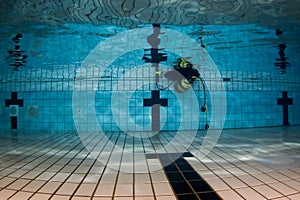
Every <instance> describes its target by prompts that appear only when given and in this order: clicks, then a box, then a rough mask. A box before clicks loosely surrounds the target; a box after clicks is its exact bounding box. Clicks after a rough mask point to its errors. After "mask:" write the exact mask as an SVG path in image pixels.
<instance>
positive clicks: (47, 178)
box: [36, 171, 56, 181]
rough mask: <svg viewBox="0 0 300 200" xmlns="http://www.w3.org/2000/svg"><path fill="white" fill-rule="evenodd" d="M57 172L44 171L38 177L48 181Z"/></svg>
mask: <svg viewBox="0 0 300 200" xmlns="http://www.w3.org/2000/svg"><path fill="white" fill-rule="evenodd" d="M55 174H56V173H55V172H47V171H46V172H43V173H42V174H41V175H39V176H38V177H37V178H36V179H37V180H42V181H48V180H50V179H51V178H52V177H53V176H54V175H55Z"/></svg>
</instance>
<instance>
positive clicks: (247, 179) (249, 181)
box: [238, 175, 263, 186]
mask: <svg viewBox="0 0 300 200" xmlns="http://www.w3.org/2000/svg"><path fill="white" fill-rule="evenodd" d="M238 178H239V179H241V180H242V181H243V182H244V183H245V184H247V185H249V186H255V185H262V184H263V182H261V181H259V180H258V179H256V178H254V177H253V176H251V175H242V176H238Z"/></svg>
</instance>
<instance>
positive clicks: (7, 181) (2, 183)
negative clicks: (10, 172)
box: [0, 177, 16, 188]
mask: <svg viewBox="0 0 300 200" xmlns="http://www.w3.org/2000/svg"><path fill="white" fill-rule="evenodd" d="M15 180H16V178H9V177H5V178H2V179H1V180H0V188H5V187H6V186H7V185H9V184H11V183H12V182H14V181H15Z"/></svg>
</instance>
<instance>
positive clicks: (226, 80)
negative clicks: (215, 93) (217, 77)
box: [223, 78, 231, 82]
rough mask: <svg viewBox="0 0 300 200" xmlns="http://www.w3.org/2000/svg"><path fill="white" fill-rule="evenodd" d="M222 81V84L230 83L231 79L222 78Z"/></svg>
mask: <svg viewBox="0 0 300 200" xmlns="http://www.w3.org/2000/svg"><path fill="white" fill-rule="evenodd" d="M223 81H224V82H229V81H231V79H230V78H223Z"/></svg>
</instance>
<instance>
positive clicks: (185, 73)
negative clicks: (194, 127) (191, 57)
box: [165, 58, 209, 130]
mask: <svg viewBox="0 0 300 200" xmlns="http://www.w3.org/2000/svg"><path fill="white" fill-rule="evenodd" d="M165 77H166V78H167V79H169V80H171V81H173V82H174V83H175V86H174V89H175V91H177V92H180V93H183V92H185V91H187V90H188V89H190V88H191V87H192V86H193V83H194V81H195V80H198V81H199V82H200V85H201V87H202V90H203V93H204V103H203V105H202V107H201V111H202V112H205V113H206V124H205V130H207V129H208V128H209V125H208V109H207V102H206V89H205V84H204V80H203V79H202V78H201V77H200V73H199V72H198V70H197V69H195V68H194V67H193V64H192V63H191V62H189V61H188V60H187V58H178V59H177V60H176V62H175V65H174V66H173V70H171V71H168V72H166V73H165Z"/></svg>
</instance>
